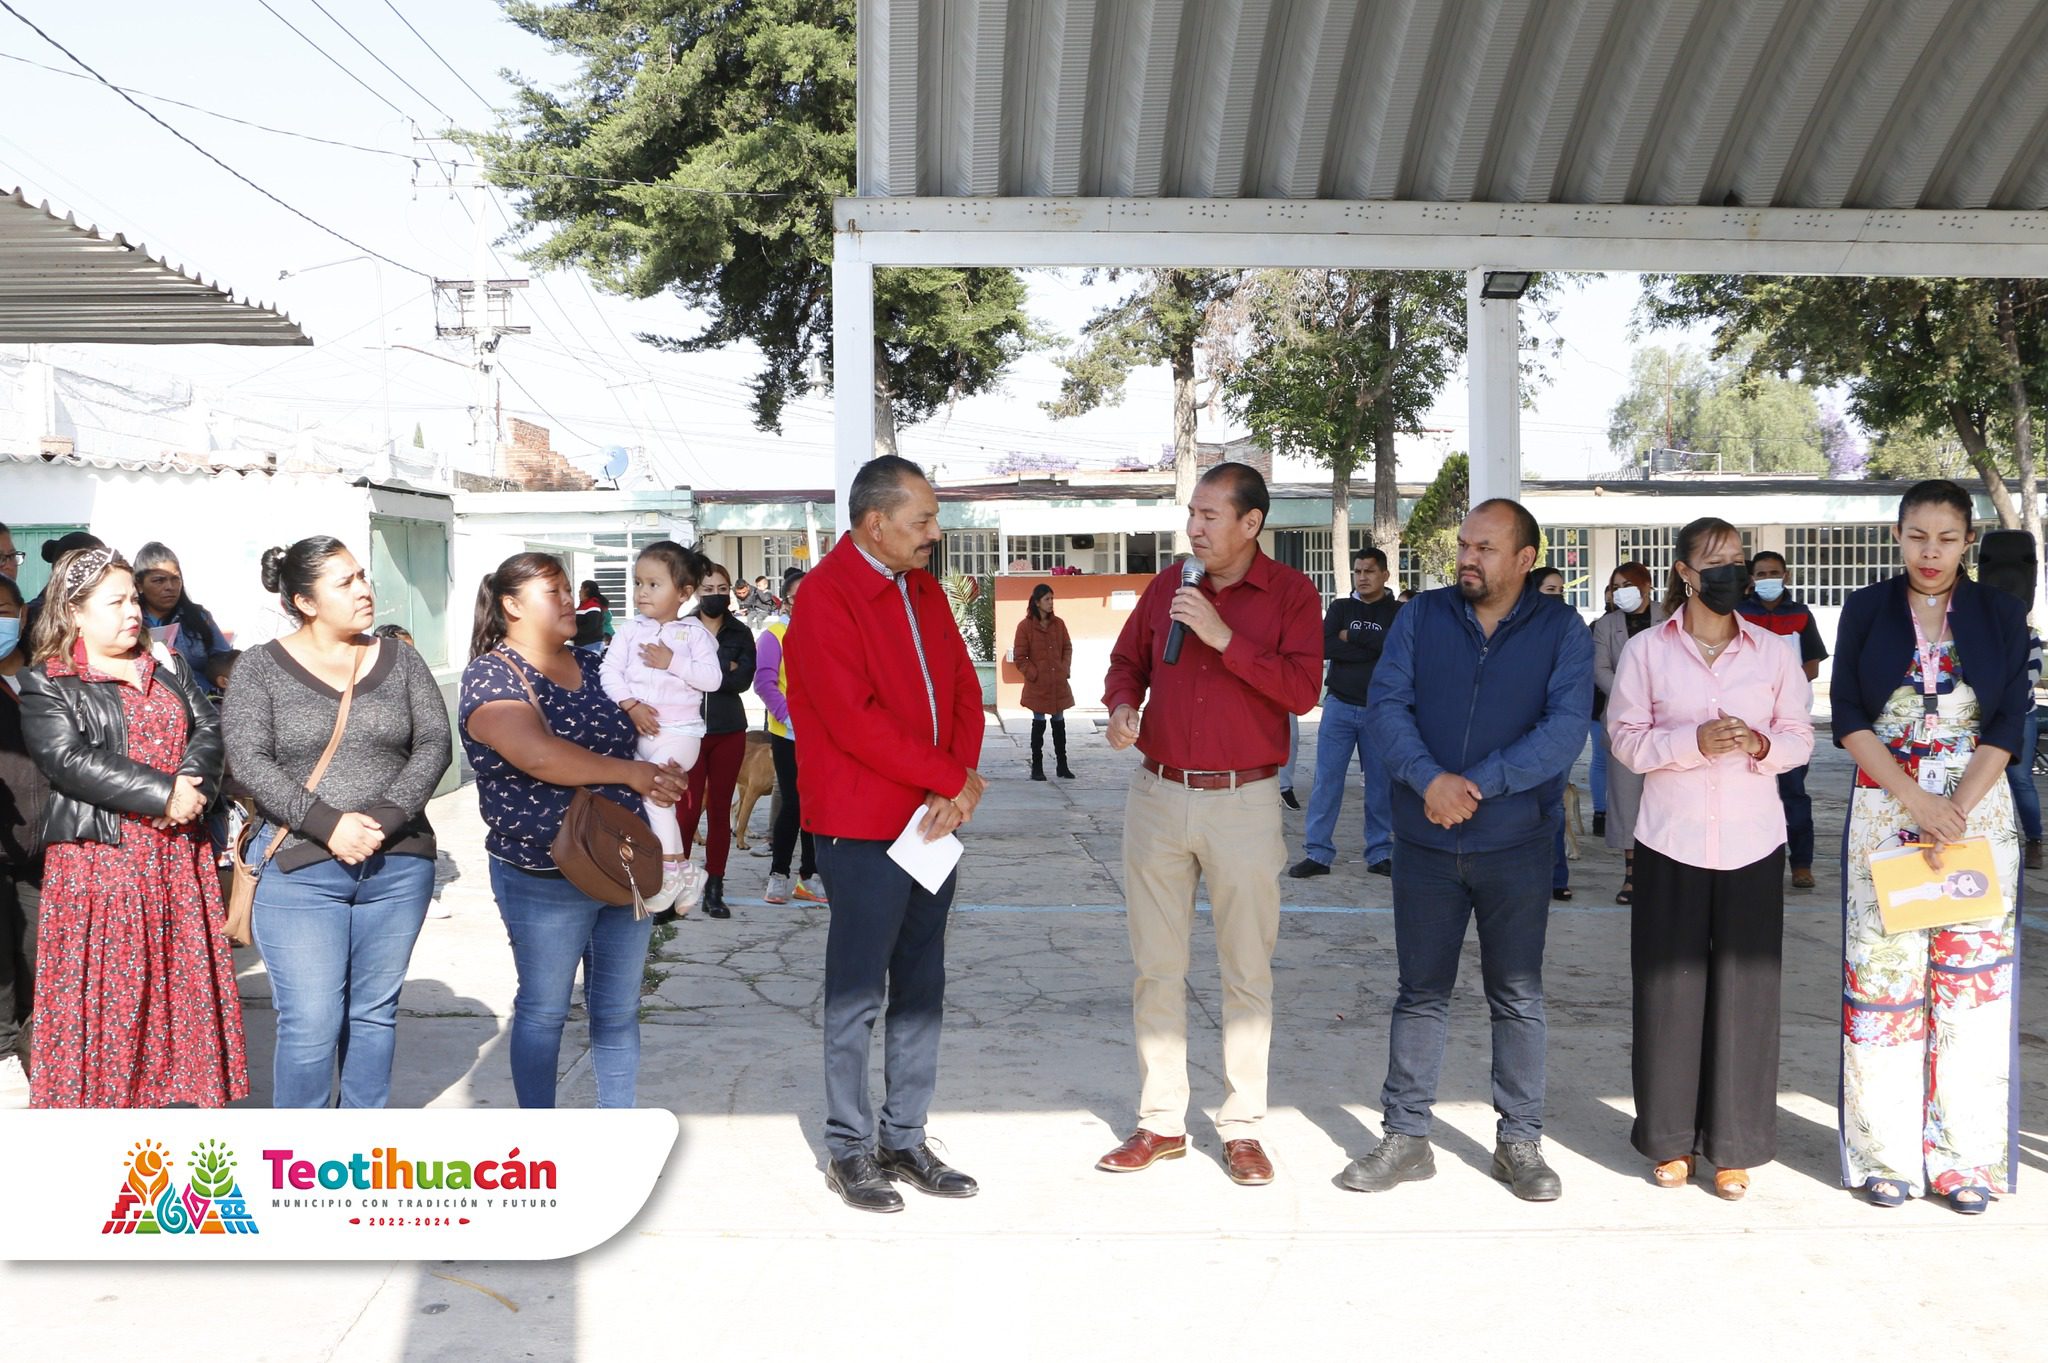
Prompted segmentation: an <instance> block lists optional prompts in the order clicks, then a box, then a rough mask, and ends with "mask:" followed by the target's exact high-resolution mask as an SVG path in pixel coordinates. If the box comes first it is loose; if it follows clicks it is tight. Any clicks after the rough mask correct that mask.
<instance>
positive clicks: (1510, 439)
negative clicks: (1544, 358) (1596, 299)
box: [1465, 269, 1522, 506]
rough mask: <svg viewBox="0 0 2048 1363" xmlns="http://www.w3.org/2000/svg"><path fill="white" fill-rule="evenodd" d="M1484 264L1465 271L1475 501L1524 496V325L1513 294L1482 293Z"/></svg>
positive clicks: (1472, 482)
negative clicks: (1490, 294) (1493, 294)
mask: <svg viewBox="0 0 2048 1363" xmlns="http://www.w3.org/2000/svg"><path fill="white" fill-rule="evenodd" d="M1486 275H1487V271H1486V270H1484V269H1477V270H1467V271H1466V272H1465V369H1466V376H1467V377H1466V396H1467V400H1468V402H1469V403H1470V404H1471V405H1470V408H1469V410H1470V412H1471V418H1472V430H1471V445H1472V448H1471V450H1470V452H1469V456H1468V457H1469V458H1470V459H1471V480H1470V483H1469V487H1470V491H1471V500H1470V501H1469V502H1468V503H1467V505H1469V506H1477V505H1479V504H1480V503H1481V502H1483V501H1486V500H1487V499H1489V498H1492V497H1510V498H1513V499H1515V500H1517V501H1519V500H1520V499H1521V496H1522V383H1521V363H1522V355H1521V349H1522V328H1521V318H1520V317H1519V315H1518V312H1517V310H1518V309H1519V308H1520V306H1521V304H1520V302H1519V300H1517V299H1513V298H1483V297H1481V296H1480V292H1479V291H1480V288H1481V286H1482V285H1483V284H1484V283H1485V281H1486Z"/></svg>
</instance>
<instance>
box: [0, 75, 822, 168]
mask: <svg viewBox="0 0 2048 1363" xmlns="http://www.w3.org/2000/svg"><path fill="white" fill-rule="evenodd" d="M0 61H10V62H19V63H20V64H21V65H23V66H33V67H34V68H36V70H38V71H47V72H49V73H50V74H51V75H53V76H62V77H64V78H65V79H66V80H90V79H92V77H90V76H87V75H84V74H82V73H80V72H77V71H66V70H65V69H64V68H63V67H61V66H51V65H50V64H49V63H47V62H39V61H36V60H35V59H34V58H32V57H24V56H21V55H19V54H17V53H13V52H0ZM112 88H113V89H115V90H118V91H120V92H121V93H122V94H125V95H135V96H138V97H139V98H142V99H148V100H154V101H155V102H157V103H158V104H171V105H175V106H177V107H178V108H180V109H190V110H191V111H192V112H193V113H195V114H204V115H206V117H208V118H217V119H220V120H221V121H222V122H223V123H236V124H239V125H241V126H242V127H244V128H254V129H255V130H256V131H257V132H265V133H270V134H271V135H273V136H276V137H290V138H296V139H297V140H299V141H301V142H316V143H318V144H319V145H321V146H323V147H335V148H337V149H339V150H342V151H359V152H362V153H363V154H365V155H367V156H388V157H393V158H395V159H397V160H400V161H411V162H417V161H418V160H419V157H418V156H417V155H415V154H413V153H412V152H403V151H393V150H391V149H390V148H389V147H371V146H365V145H364V144H363V143H361V142H345V141H342V140H341V139H339V138H334V137H321V136H319V135H318V134H316V133H308V132H300V131H298V130H296V129H293V128H280V127H277V126H275V125H274V124H269V123H258V122H257V121H256V120H254V119H249V118H242V117H240V116H239V115H236V114H225V113H222V112H221V111H220V110H218V109H209V108H207V107H206V106H205V105H203V104H194V103H192V102H191V101H190V100H183V99H176V98H174V97H172V96H170V95H159V94H156V93H155V92H153V91H149V90H142V89H138V88H136V87H135V86H133V85H115V86H113V87H112ZM387 103H388V101H387ZM399 117H401V118H404V119H405V120H406V122H408V123H411V124H414V125H415V126H417V123H418V120H417V119H414V118H412V117H410V116H409V115H407V114H406V113H405V112H404V111H403V110H401V111H400V112H399ZM443 164H444V165H447V166H451V167H453V168H455V169H457V170H481V171H489V172H491V173H492V174H494V175H503V176H509V177H513V178H517V179H521V180H567V181H572V182H574V183H578V184H591V185H631V186H635V187H638V188H642V189H661V190H666V191H667V192H668V193H671V194H695V195H697V196H699V197H701V198H719V199H782V198H788V197H789V194H788V193H787V192H786V191H783V190H771V189H704V188H700V187H697V186H693V185H672V184H669V183H668V182H667V181H664V180H621V179H617V178H615V177H612V176H608V175H572V174H570V173H569V172H567V171H554V170H515V169H513V168H511V167H507V166H497V167H494V166H487V165H485V164H483V163H482V162H480V161H461V160H456V159H454V158H452V157H451V158H450V159H449V160H447V161H446V162H444V163H443Z"/></svg>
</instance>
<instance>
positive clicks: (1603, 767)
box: [1586, 719, 1607, 814]
mask: <svg viewBox="0 0 2048 1363" xmlns="http://www.w3.org/2000/svg"><path fill="white" fill-rule="evenodd" d="M1586 784H1587V785H1589V786H1591V787H1592V788H1593V812H1594V813H1595V814H1605V813H1606V812H1607V722H1606V721H1605V720H1599V719H1596V720H1594V721H1593V755H1592V756H1591V757H1589V758H1587V759H1586Z"/></svg>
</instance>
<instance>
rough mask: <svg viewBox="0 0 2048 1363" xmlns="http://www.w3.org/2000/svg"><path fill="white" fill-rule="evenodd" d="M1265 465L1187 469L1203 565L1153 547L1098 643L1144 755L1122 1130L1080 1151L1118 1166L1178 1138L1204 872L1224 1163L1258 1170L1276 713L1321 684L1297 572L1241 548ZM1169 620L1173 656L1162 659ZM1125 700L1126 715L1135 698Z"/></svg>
mask: <svg viewBox="0 0 2048 1363" xmlns="http://www.w3.org/2000/svg"><path fill="white" fill-rule="evenodd" d="M1269 504H1270V503H1269V500H1268V495H1267V492H1266V480H1265V479H1263V478H1261V477H1260V476H1259V473H1258V470H1256V469H1254V468H1252V467H1251V466H1249V465H1247V464H1219V465H1217V466H1216V467H1215V468H1213V469H1210V470H1209V471H1208V472H1207V473H1205V474H1203V475H1202V480H1201V482H1199V483H1197V484H1196V485H1195V495H1194V496H1193V498H1191V499H1190V501H1189V504H1188V543H1189V544H1190V545H1191V546H1192V547H1193V548H1194V556H1195V558H1196V559H1198V560H1200V563H1201V566H1202V567H1203V568H1204V569H1205V570H1206V576H1204V577H1203V579H1202V581H1201V582H1200V583H1199V584H1198V585H1193V586H1184V585H1182V584H1183V578H1182V577H1181V566H1180V565H1179V564H1171V565H1169V566H1168V567H1167V568H1166V569H1164V570H1163V571H1162V572H1161V573H1160V574H1159V575H1158V576H1157V577H1155V578H1153V579H1152V584H1151V585H1150V586H1148V587H1147V588H1146V589H1145V594H1144V595H1143V596H1141V597H1140V598H1138V604H1137V606H1136V608H1135V609H1133V610H1132V611H1131V617H1130V619H1129V620H1127V621H1126V622H1125V623H1124V628H1123V633H1122V634H1121V635H1119V636H1118V638H1117V641H1116V647H1115V649H1114V650H1113V651H1112V652H1111V654H1110V664H1109V676H1108V679H1107V681H1106V682H1105V685H1104V695H1103V700H1102V703H1103V704H1104V705H1105V706H1107V707H1108V709H1109V712H1110V715H1109V745H1110V746H1111V747H1112V748H1116V749H1118V750H1122V749H1124V748H1128V747H1130V746H1132V745H1133V744H1136V745H1137V748H1138V751H1139V752H1141V753H1142V754H1144V762H1143V764H1142V767H1141V769H1140V770H1138V771H1136V772H1134V773H1132V775H1131V793H1130V797H1129V799H1128V800H1127V802H1126V803H1125V805H1124V899H1125V904H1126V914H1125V917H1126V919H1127V924H1126V925H1127V926H1128V927H1129V929H1130V935H1131V959H1132V963H1133V964H1134V965H1135V966H1136V967H1137V973H1138V979H1137V984H1136V987H1135V988H1134V989H1133V990H1132V1007H1131V1011H1132V1014H1133V1016H1134V1020H1135V1022H1136V1027H1137V1033H1138V1076H1139V1086H1140V1092H1139V1097H1138V1129H1137V1130H1136V1131H1135V1132H1134V1133H1133V1134H1132V1135H1131V1137H1130V1139H1129V1140H1126V1141H1125V1142H1124V1143H1123V1144H1122V1145H1119V1146H1118V1147H1117V1148H1116V1149H1114V1150H1112V1151H1110V1152H1109V1153H1108V1154H1107V1155H1104V1156H1103V1157H1102V1159H1101V1160H1100V1161H1099V1162H1098V1163H1097V1164H1096V1166H1095V1167H1096V1168H1098V1169H1102V1170H1105V1171H1107V1172H1109V1173H1119V1174H1121V1173H1133V1172H1136V1171H1137V1170H1140V1169H1146V1168H1150V1167H1151V1165H1152V1164H1153V1163H1154V1162H1155V1161H1158V1160H1162V1159H1176V1158H1178V1157H1180V1156H1181V1155H1184V1154H1186V1153H1187V1109H1188V1005H1187V972H1188V945H1189V940H1190V938H1191V937H1192V935H1193V932H1194V923H1195V885H1196V881H1197V878H1199V879H1201V880H1204V881H1206V882H1208V886H1209V903H1210V908H1211V916H1212V918H1213V919H1214V920H1215V926H1216V956H1217V963H1218V965H1219V966H1220V967H1221V970H1222V974H1223V1083H1224V1099H1223V1107H1222V1110H1221V1111H1219V1112H1218V1113H1217V1115H1216V1129H1217V1130H1218V1131H1219V1132H1220V1133H1222V1136H1223V1159H1224V1166H1225V1168H1226V1169H1227V1171H1228V1172H1229V1174H1230V1177H1231V1179H1232V1180H1233V1181H1235V1182H1237V1183H1240V1184H1244V1185H1248V1186H1256V1185H1259V1184H1265V1183H1271V1182H1272V1181H1273V1165H1272V1163H1271V1162H1270V1161H1269V1160H1268V1159H1267V1158H1266V1152H1265V1150H1264V1148H1263V1147H1262V1146H1261V1145H1260V1144H1259V1141H1258V1134H1259V1123H1260V1121H1261V1120H1262V1119H1263V1118H1264V1117H1265V1115H1266V1056H1267V1052H1268V1050H1269V1049H1270V1047H1271V1043H1272V1038H1273V944H1274V942H1275V941H1276V940H1277V939H1278V937H1279V933H1280V868H1281V866H1282V865H1283V864H1284V863H1285V862H1286V860H1287V848H1286V844H1285V843H1284V842H1283V841H1282V840H1281V837H1280V785H1279V782H1278V781H1277V780H1275V779H1274V778H1275V777H1277V776H1278V775H1279V772H1280V768H1281V764H1282V763H1283V762H1284V761H1285V759H1286V757H1287V717H1288V716H1289V715H1302V714H1306V713H1308V712H1309V711H1310V710H1312V709H1314V708H1315V703H1316V697H1317V695H1318V694H1319V693H1320V691H1321V689H1322V669H1323V602H1322V597H1321V596H1320V595H1319V594H1318V593H1317V592H1316V588H1315V584H1314V583H1312V582H1310V581H1309V580H1308V578H1307V577H1305V576H1303V575H1302V574H1301V573H1300V572H1297V571H1296V570H1295V569H1293V568H1289V567H1285V566H1284V565H1282V564H1279V563H1275V562H1274V561H1273V560H1272V559H1270V558H1268V557H1267V556H1266V555H1265V554H1264V553H1262V552H1260V549H1259V532H1260V530H1262V529H1263V528H1264V527H1265V523H1266V511H1267V508H1268V506H1269ZM1175 631H1179V632H1181V633H1182V635H1183V636H1184V637H1183V638H1182V639H1181V641H1180V649H1179V651H1178V654H1177V657H1176V658H1175V659H1173V660H1169V658H1168V654H1169V653H1170V652H1172V651H1173V649H1172V636H1173V634H1174V632H1175ZM1141 707H1142V715H1141Z"/></svg>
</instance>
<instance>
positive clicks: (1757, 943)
mask: <svg viewBox="0 0 2048 1363" xmlns="http://www.w3.org/2000/svg"><path fill="white" fill-rule="evenodd" d="M1784 876H1785V849H1784V848H1783V847H1780V848H1778V849H1777V850H1776V851H1774V852H1772V853H1771V854H1770V855H1769V856H1767V857H1765V858H1764V859H1763V860H1761V861H1756V862H1752V863H1750V864H1749V865H1748V866H1743V867H1740V868H1738V869H1736V870H1733V871H1710V870H1704V869H1702V868H1700V867H1697V866H1687V865H1686V864H1684V863H1683V862H1679V861H1674V860H1672V859H1671V858H1670V857H1667V856H1665V855H1664V854H1663V853H1661V852H1659V851H1657V850H1656V849H1655V848H1653V847H1648V846H1645V845H1644V844H1642V843H1640V842H1639V843H1637V844H1636V889H1635V904H1634V906H1633V908H1632V909H1631V911H1630V919H1631V924H1630V934H1629V939H1630V946H1631V952H1630V973H1631V974H1632V976H1633V977H1634V981H1635V1055H1634V1058H1633V1060H1632V1061H1631V1065H1630V1068H1631V1070H1632V1071H1633V1074H1634V1078H1635V1091H1636V1122H1635V1129H1634V1130H1633V1131H1632V1132H1631V1133H1630V1136H1629V1139H1630V1140H1631V1141H1632V1142H1633V1143H1634V1145H1635V1148H1636V1149H1637V1150H1639V1151H1641V1152H1642V1153H1643V1154H1645V1155H1647V1156H1648V1157H1649V1158H1651V1159H1653V1160H1656V1161H1658V1162H1659V1163H1662V1162H1663V1161H1665V1160H1674V1159H1683V1158H1685V1157H1686V1156H1688V1155H1694V1154H1697V1155H1699V1156H1701V1157H1702V1158H1704V1159H1705V1160H1706V1161H1707V1162H1708V1163H1709V1164H1711V1165H1713V1166H1714V1167H1715V1168H1717V1169H1750V1168H1754V1167H1755V1166H1757V1165H1759V1164H1768V1163H1769V1162H1770V1161H1771V1159H1772V1158H1773V1157H1774V1156H1775V1155H1776V1154H1777V1150H1778V996H1779V992H1780V987H1779V981H1780V976H1781V965H1782V961H1783V956H1784V938H1785V882H1784Z"/></svg>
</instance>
